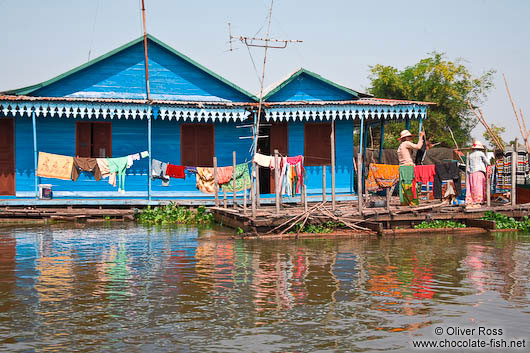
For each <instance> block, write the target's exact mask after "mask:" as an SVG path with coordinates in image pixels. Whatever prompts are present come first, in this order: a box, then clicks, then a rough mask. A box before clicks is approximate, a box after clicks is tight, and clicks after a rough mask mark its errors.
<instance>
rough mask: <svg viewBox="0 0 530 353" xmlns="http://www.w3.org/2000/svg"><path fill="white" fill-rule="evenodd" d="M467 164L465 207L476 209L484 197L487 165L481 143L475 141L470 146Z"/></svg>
mask: <svg viewBox="0 0 530 353" xmlns="http://www.w3.org/2000/svg"><path fill="white" fill-rule="evenodd" d="M471 148H472V149H473V152H471V153H470V154H469V161H468V163H467V173H468V178H467V179H468V185H466V207H470V208H476V207H480V204H481V203H483V202H484V200H485V195H486V169H487V166H488V165H489V163H488V159H487V157H486V154H485V153H484V150H485V149H486V148H485V147H484V145H483V144H482V142H480V141H478V140H475V141H474V142H473V146H471Z"/></svg>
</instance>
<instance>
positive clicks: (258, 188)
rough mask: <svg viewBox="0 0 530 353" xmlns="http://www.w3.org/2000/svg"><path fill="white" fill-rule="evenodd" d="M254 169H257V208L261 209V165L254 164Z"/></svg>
mask: <svg viewBox="0 0 530 353" xmlns="http://www.w3.org/2000/svg"><path fill="white" fill-rule="evenodd" d="M254 167H255V168H256V189H255V190H254V191H255V193H256V207H261V204H260V195H259V193H260V187H259V165H257V164H254Z"/></svg>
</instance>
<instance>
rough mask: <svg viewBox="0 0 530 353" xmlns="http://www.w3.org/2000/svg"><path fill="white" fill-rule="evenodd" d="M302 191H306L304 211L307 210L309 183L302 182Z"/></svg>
mask: <svg viewBox="0 0 530 353" xmlns="http://www.w3.org/2000/svg"><path fill="white" fill-rule="evenodd" d="M302 192H303V193H304V212H307V185H306V184H305V183H304V184H302Z"/></svg>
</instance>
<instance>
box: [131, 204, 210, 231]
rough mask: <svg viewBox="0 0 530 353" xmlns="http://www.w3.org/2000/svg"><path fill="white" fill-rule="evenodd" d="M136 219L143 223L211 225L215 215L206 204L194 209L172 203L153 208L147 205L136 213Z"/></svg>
mask: <svg viewBox="0 0 530 353" xmlns="http://www.w3.org/2000/svg"><path fill="white" fill-rule="evenodd" d="M136 221H137V222H138V223H141V224H160V225H164V224H190V225H199V224H200V225H208V226H209V225H212V224H213V215H212V214H211V213H210V212H208V210H207V209H206V207H204V206H199V207H197V209H196V210H192V209H189V208H186V207H182V206H178V205H176V204H174V203H170V204H169V205H165V206H156V207H153V208H151V206H147V208H145V209H143V210H142V211H140V213H138V214H137V215H136Z"/></svg>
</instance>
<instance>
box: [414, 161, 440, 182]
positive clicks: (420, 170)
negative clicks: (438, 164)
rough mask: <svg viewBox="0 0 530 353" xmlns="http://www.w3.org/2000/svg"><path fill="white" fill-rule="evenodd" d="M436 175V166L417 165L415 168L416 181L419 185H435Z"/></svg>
mask: <svg viewBox="0 0 530 353" xmlns="http://www.w3.org/2000/svg"><path fill="white" fill-rule="evenodd" d="M434 174H436V172H435V168H434V164H428V165H417V166H415V167H414V181H415V182H417V183H422V184H427V183H434Z"/></svg>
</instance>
